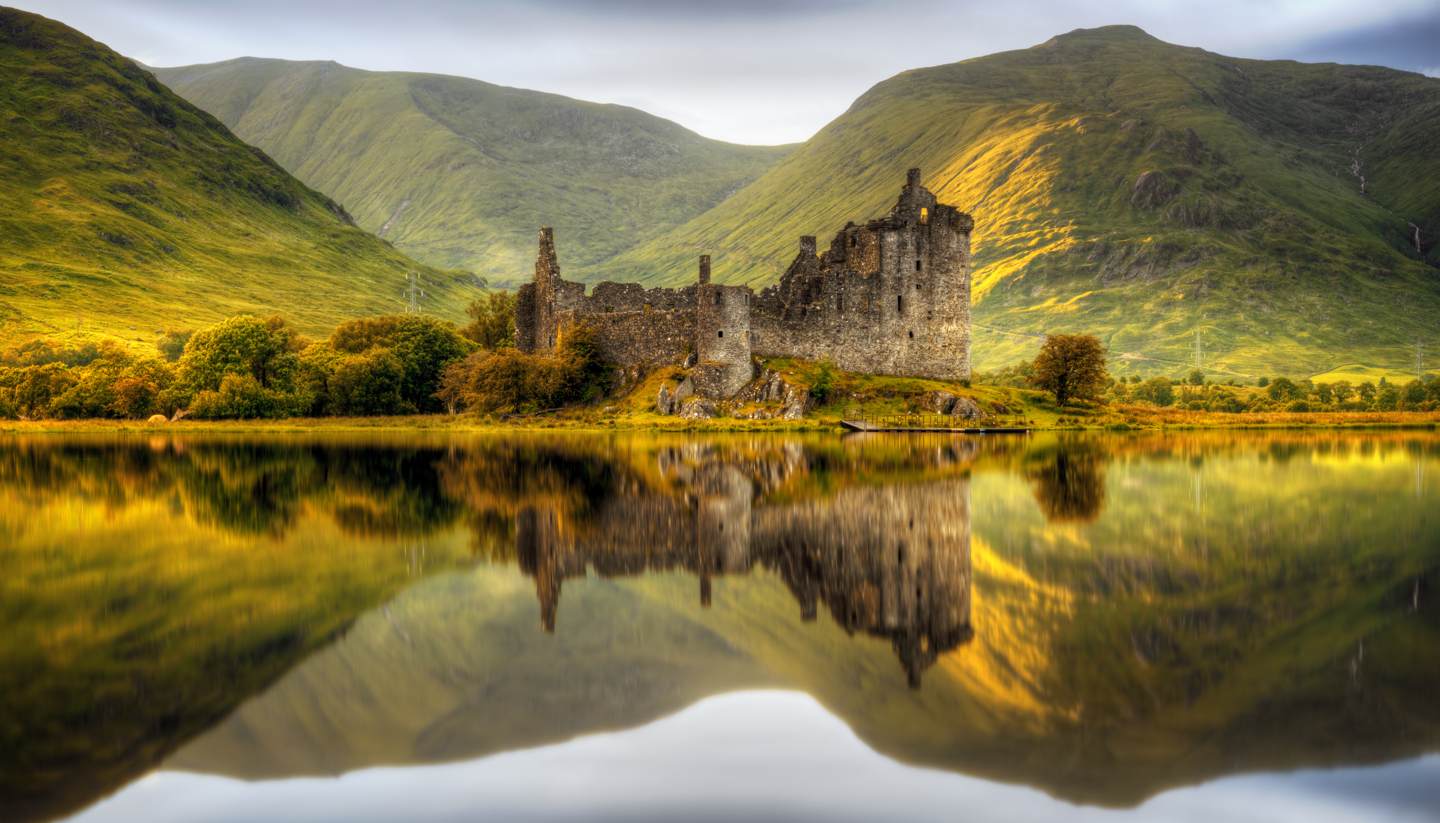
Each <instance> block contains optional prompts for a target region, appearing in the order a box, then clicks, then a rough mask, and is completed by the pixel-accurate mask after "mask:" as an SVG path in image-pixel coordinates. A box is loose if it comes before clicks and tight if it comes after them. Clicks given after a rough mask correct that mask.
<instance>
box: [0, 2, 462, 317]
mask: <svg viewBox="0 0 1440 823" xmlns="http://www.w3.org/2000/svg"><path fill="white" fill-rule="evenodd" d="M0 123H3V124H4V126H3V128H0V334H3V336H4V337H6V338H9V339H14V338H18V337H23V336H27V335H33V334H52V335H53V334H56V333H58V332H66V333H71V332H74V331H75V330H76V329H77V328H78V329H79V331H80V333H82V334H86V335H90V334H102V335H113V336H118V337H121V338H124V339H127V340H130V341H133V342H140V343H144V344H146V345H149V344H150V343H152V342H153V341H154V339H155V337H154V335H155V333H156V331H157V330H159V329H162V328H164V327H180V326H194V325H198V324H202V323H206V322H213V321H215V320H217V319H219V318H222V317H225V316H227V315H231V314H235V313H239V312H257V313H269V312H280V313H282V314H285V315H287V316H288V317H290V318H291V319H293V320H294V321H295V322H296V323H297V324H298V325H299V326H300V327H301V328H303V329H305V330H306V331H309V332H312V333H320V332H325V331H328V330H329V328H330V327H331V326H333V325H334V324H335V323H336V322H338V321H339V320H341V319H344V318H347V317H353V316H355V315H360V314H372V313H377V312H393V311H396V310H397V309H399V308H400V307H401V306H402V302H401V297H402V293H403V290H404V288H405V278H406V273H407V272H410V271H416V272H419V273H420V275H421V279H422V281H423V283H424V284H425V286H426V289H427V291H428V292H429V293H430V294H431V304H430V306H431V307H432V308H434V309H435V310H437V311H442V312H446V313H452V314H457V315H458V314H459V306H460V304H461V302H462V300H463V299H464V298H465V297H466V296H467V293H468V292H471V291H473V289H470V288H468V287H465V286H464V283H465V282H466V281H470V282H473V278H471V277H469V276H468V275H465V276H462V275H460V274H446V273H442V272H440V271H438V270H435V269H432V268H429V267H425V266H421V265H419V264H417V263H415V262H414V261H412V260H410V259H408V258H406V257H405V256H404V255H402V254H400V253H399V252H397V251H395V250H394V249H393V248H391V247H390V246H389V245H388V244H387V243H385V242H383V241H381V240H379V239H377V238H376V237H374V236H373V235H371V234H368V233H366V232H364V231H362V230H361V229H359V228H357V227H355V226H354V225H353V224H352V222H351V221H350V219H349V218H348V216H347V215H346V214H345V212H344V211H343V210H342V209H341V208H340V207H339V206H338V205H337V204H336V203H334V202H333V201H331V200H330V199H328V198H326V197H325V196H323V195H321V194H318V193H317V192H314V191H312V190H310V189H308V188H306V187H305V186H304V185H303V184H301V183H300V182H298V181H297V180H295V179H294V178H293V177H291V176H290V175H289V174H287V173H286V172H285V171H284V170H282V169H281V168H280V167H279V166H277V165H276V164H275V163H274V162H272V161H271V160H270V159H269V158H267V157H266V156H265V155H263V154H262V153H260V152H259V151H257V150H255V149H254V148H252V147H250V146H247V145H245V144H244V143H242V142H241V141H240V140H239V139H237V138H236V137H235V136H234V135H232V134H231V133H230V132H229V131H227V130H226V129H225V127H224V126H223V125H221V124H220V123H219V122H218V121H216V120H215V119H214V118H213V117H211V116H210V115H208V114H205V113H204V112H202V111H200V110H199V109H197V108H195V107H194V106H192V105H190V104H189V103H187V102H185V101H184V100H182V99H181V98H180V97H178V96H176V95H175V94H173V93H171V92H170V91H169V90H168V89H166V88H165V87H164V86H162V85H161V84H160V83H158V82H157V81H156V80H155V78H154V77H152V76H151V75H150V74H149V73H147V72H146V71H144V70H142V69H141V68H139V67H138V66H136V65H135V64H134V63H132V62H131V61H129V60H127V59H125V58H124V57H121V56H120V55H118V54H116V53H114V52H112V51H110V50H109V49H107V48H106V47H105V46H103V45H101V44H99V43H96V42H95V41H93V40H90V39H89V38H87V37H85V36H84V35H82V34H80V33H78V32H76V31H74V30H72V29H69V28H67V27H65V26H63V25H61V24H59V23H56V22H53V21H50V20H47V19H45V18H43V17H39V16H37V15H32V14H26V13H24V12H19V11H15V10H12V9H4V8H0Z"/></svg>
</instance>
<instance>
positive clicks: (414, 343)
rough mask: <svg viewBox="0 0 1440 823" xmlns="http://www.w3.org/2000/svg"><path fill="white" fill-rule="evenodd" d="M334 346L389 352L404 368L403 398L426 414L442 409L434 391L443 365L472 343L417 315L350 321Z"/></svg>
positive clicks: (340, 349)
mask: <svg viewBox="0 0 1440 823" xmlns="http://www.w3.org/2000/svg"><path fill="white" fill-rule="evenodd" d="M330 347H331V348H333V349H334V350H335V351H337V352H341V353H343V354H365V353H367V352H372V351H377V350H379V351H386V352H389V353H390V354H391V355H393V356H394V357H395V358H396V360H397V361H398V362H399V363H400V366H401V369H402V371H403V379H402V381H401V386H400V396H401V398H402V399H403V401H404V402H405V403H407V404H408V407H409V408H410V409H412V410H413V411H416V412H422V413H427V412H437V411H441V410H442V408H443V404H442V401H441V400H440V398H439V397H438V396H437V394H436V393H437V392H438V391H439V390H440V381H441V375H442V374H443V373H444V371H445V367H446V366H448V365H450V364H451V363H453V362H456V361H458V360H460V359H462V358H464V357H465V356H466V355H467V354H469V353H470V351H471V350H472V349H473V348H474V346H473V345H471V343H470V342H469V341H467V340H466V339H465V338H463V337H461V336H460V334H459V332H457V331H456V330H455V327H454V326H453V325H451V324H449V323H446V322H443V321H441V320H436V319H435V318H433V317H426V316H424V315H419V314H400V315H390V316H386V317H367V318H363V319H361V320H352V321H350V322H348V323H344V324H342V325H340V326H339V327H337V328H336V329H335V332H334V333H333V334H332V335H330Z"/></svg>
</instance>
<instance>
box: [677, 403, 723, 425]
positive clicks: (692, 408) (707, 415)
mask: <svg viewBox="0 0 1440 823" xmlns="http://www.w3.org/2000/svg"><path fill="white" fill-rule="evenodd" d="M680 416H681V417H683V418H685V419H686V420H709V419H711V418H714V417H719V416H720V409H719V407H718V406H716V405H715V404H714V403H712V402H710V401H709V400H706V399H705V398H703V397H691V398H689V399H687V400H685V401H684V402H683V403H681V404H680Z"/></svg>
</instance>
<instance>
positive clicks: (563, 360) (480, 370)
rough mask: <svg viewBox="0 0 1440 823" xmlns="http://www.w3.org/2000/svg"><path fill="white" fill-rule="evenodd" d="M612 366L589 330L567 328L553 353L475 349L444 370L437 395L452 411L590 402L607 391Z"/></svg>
mask: <svg viewBox="0 0 1440 823" xmlns="http://www.w3.org/2000/svg"><path fill="white" fill-rule="evenodd" d="M611 376H612V370H611V368H610V366H609V365H608V364H607V363H605V361H604V359H603V358H602V357H601V354H600V350H599V346H598V345H597V344H596V342H595V336H594V334H593V332H592V331H591V330H590V329H589V328H587V327H585V326H577V327H572V328H571V329H568V330H567V331H566V333H565V334H564V335H563V336H562V337H561V340H560V345H559V347H558V349H557V350H556V352H555V353H554V354H553V355H534V354H526V353H524V352H520V351H517V350H515V349H500V350H498V351H493V352H492V351H479V352H475V353H474V354H472V355H470V356H469V357H467V358H466V359H465V360H462V361H460V362H457V363H452V364H451V365H450V366H449V367H448V368H447V369H446V372H445V375H444V377H443V379H442V386H441V389H440V392H439V397H440V398H441V400H442V401H443V402H445V403H446V404H447V405H448V406H449V407H450V408H451V409H452V410H454V409H460V408H464V409H468V410H471V411H478V412H501V413H503V412H533V411H542V410H546V409H553V408H558V407H560V406H564V405H567V404H571V403H579V402H590V401H593V400H596V399H599V398H600V397H602V396H603V395H604V394H605V393H606V392H608V391H609V389H610V383H611Z"/></svg>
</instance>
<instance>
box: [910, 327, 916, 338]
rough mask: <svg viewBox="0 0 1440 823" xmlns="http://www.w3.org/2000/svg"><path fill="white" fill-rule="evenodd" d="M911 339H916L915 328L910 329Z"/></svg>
mask: <svg viewBox="0 0 1440 823" xmlns="http://www.w3.org/2000/svg"><path fill="white" fill-rule="evenodd" d="M910 339H911V340H914V339H915V330H914V329H911V330H910Z"/></svg>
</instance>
